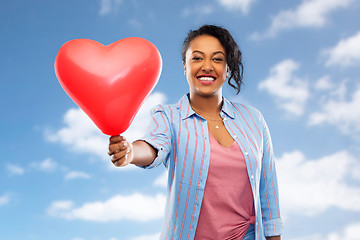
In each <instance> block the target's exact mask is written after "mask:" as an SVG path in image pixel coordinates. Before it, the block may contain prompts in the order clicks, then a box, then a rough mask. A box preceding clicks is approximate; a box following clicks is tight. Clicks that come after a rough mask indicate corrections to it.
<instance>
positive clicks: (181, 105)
mask: <svg viewBox="0 0 360 240" xmlns="http://www.w3.org/2000/svg"><path fill="white" fill-rule="evenodd" d="M189 95H190V94H189V93H188V94H185V95H184V96H183V97H182V98H181V99H180V101H179V102H178V103H177V105H176V107H177V108H178V109H179V110H180V116H181V119H182V120H184V119H186V118H188V117H190V116H192V115H193V114H196V113H195V112H194V110H193V109H192V108H191V105H190V101H189ZM224 114H226V115H227V116H228V117H230V118H232V119H233V118H234V117H235V111H234V108H233V105H232V103H231V102H230V101H229V100H227V99H226V98H224V97H223V105H222V108H221V113H220V115H221V117H222V118H224V116H223V115H224Z"/></svg>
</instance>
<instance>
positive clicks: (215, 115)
mask: <svg viewBox="0 0 360 240" xmlns="http://www.w3.org/2000/svg"><path fill="white" fill-rule="evenodd" d="M191 108H192V109H193V110H194V112H196V113H197V114H198V115H200V116H201V117H203V118H205V119H206V121H210V122H222V121H223V119H222V118H221V117H220V116H219V113H216V114H210V113H206V114H205V113H203V112H201V111H199V110H198V109H197V108H195V107H193V106H191ZM207 115H212V116H214V117H217V118H209V117H207ZM219 117H220V118H219ZM215 128H216V129H218V128H219V124H216V125H215Z"/></svg>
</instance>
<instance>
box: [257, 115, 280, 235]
mask: <svg viewBox="0 0 360 240" xmlns="http://www.w3.org/2000/svg"><path fill="white" fill-rule="evenodd" d="M260 123H261V127H262V134H263V156H262V169H261V177H260V202H261V209H262V215H263V221H264V230H265V236H266V237H270V236H278V235H281V233H282V230H283V225H282V220H281V218H280V209H279V192H278V182H277V176H276V169H275V157H274V152H273V146H272V142H271V136H270V132H269V129H268V126H267V124H266V122H265V120H264V118H263V116H262V115H261V114H260Z"/></svg>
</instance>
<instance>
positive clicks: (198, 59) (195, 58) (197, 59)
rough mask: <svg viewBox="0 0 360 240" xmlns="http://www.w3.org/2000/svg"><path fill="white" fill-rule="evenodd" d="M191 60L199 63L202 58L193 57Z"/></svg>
mask: <svg viewBox="0 0 360 240" xmlns="http://www.w3.org/2000/svg"><path fill="white" fill-rule="evenodd" d="M191 60H194V61H200V60H202V58H201V57H198V56H193V57H192V58H191Z"/></svg>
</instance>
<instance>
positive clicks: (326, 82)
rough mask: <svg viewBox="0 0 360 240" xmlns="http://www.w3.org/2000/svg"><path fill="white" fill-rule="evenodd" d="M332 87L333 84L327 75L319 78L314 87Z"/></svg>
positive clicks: (323, 88)
mask: <svg viewBox="0 0 360 240" xmlns="http://www.w3.org/2000/svg"><path fill="white" fill-rule="evenodd" d="M332 88H334V84H333V83H332V82H331V79H330V76H329V75H325V76H323V77H322V78H319V79H318V80H317V81H316V83H315V89H317V90H330V89H332Z"/></svg>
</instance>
